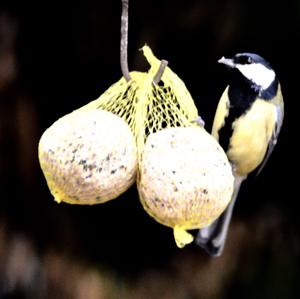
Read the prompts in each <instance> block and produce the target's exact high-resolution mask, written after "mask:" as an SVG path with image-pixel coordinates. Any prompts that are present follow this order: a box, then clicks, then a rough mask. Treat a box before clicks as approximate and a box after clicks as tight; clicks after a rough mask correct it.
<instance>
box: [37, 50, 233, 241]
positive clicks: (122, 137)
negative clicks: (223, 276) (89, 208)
mask: <svg viewBox="0 0 300 299" xmlns="http://www.w3.org/2000/svg"><path fill="white" fill-rule="evenodd" d="M142 50H143V53H144V56H145V57H146V59H147V61H148V62H149V64H150V69H149V71H148V72H147V73H146V72H131V73H130V75H131V80H130V81H128V82H127V81H126V80H125V79H124V78H121V79H120V80H119V81H118V82H116V83H115V84H113V85H112V86H111V87H109V88H108V89H107V91H105V92H104V93H103V94H102V95H101V96H100V97H99V98H98V99H96V100H94V101H92V102H90V103H88V104H87V105H85V106H83V107H81V108H79V109H77V110H75V111H74V112H72V113H70V114H68V115H66V116H64V117H62V118H61V119H59V120H58V121H57V122H55V123H54V124H53V125H52V126H51V127H50V128H49V129H47V130H46V132H45V133H44V135H43V136H42V138H41V141H40V146H39V158H40V164H41V167H42V169H43V172H44V174H45V177H46V179H47V182H48V186H49V188H50V191H51V192H52V194H53V195H54V197H55V198H56V200H57V201H58V202H60V201H65V202H69V203H73V204H97V203H101V202H105V201H107V200H111V199H113V198H116V197H117V196H119V195H120V194H121V193H122V192H124V191H125V190H127V189H128V188H129V186H130V185H131V184H132V183H133V182H134V180H135V179H136V180H137V188H138V191H139V196H140V201H141V203H142V205H143V207H144V209H145V210H146V211H147V212H148V214H150V215H151V216H152V217H153V218H155V219H156V220H157V221H158V222H160V223H162V224H164V225H167V226H169V227H171V228H173V231H174V237H175V241H176V244H177V245H178V246H179V247H183V246H184V245H186V244H188V243H190V242H191V241H192V240H193V236H192V235H190V234H189V233H188V232H187V230H190V229H196V228H201V227H204V226H206V225H208V224H210V223H211V222H212V221H214V220H215V219H216V218H217V217H218V216H219V215H220V214H221V213H222V211H223V210H224V209H225V208H226V206H227V204H228V202H229V201H230V198H231V194H232V190H233V176H232V172H231V167H230V165H229V162H228V160H227V158H226V155H225V153H224V151H223V150H222V148H221V147H220V145H219V144H218V143H217V141H216V140H215V139H214V138H213V137H212V136H211V135H209V134H208V133H207V132H206V131H205V129H204V128H203V127H201V126H199V125H198V124H197V123H195V122H194V121H195V120H196V119H197V118H198V111H197V108H196V106H195V104H194V101H193V99H192V97H191V95H190V93H189V92H188V90H187V88H186V86H185V84H184V83H183V81H182V80H181V79H180V78H179V77H178V76H177V75H176V74H175V73H174V72H172V71H171V69H170V68H168V67H166V68H165V70H164V72H163V74H162V77H161V80H160V82H159V83H158V84H155V83H154V78H155V76H156V74H157V72H158V70H159V67H160V65H161V62H160V60H158V59H157V58H156V57H155V56H154V55H153V53H152V51H151V50H150V48H149V47H148V46H144V47H143V48H142ZM96 112H98V113H96ZM109 112H110V113H109ZM117 116H118V117H117ZM115 118H117V119H115ZM120 118H121V119H120ZM128 126H129V127H128ZM128 131H129V134H128ZM132 133H133V134H132Z"/></svg>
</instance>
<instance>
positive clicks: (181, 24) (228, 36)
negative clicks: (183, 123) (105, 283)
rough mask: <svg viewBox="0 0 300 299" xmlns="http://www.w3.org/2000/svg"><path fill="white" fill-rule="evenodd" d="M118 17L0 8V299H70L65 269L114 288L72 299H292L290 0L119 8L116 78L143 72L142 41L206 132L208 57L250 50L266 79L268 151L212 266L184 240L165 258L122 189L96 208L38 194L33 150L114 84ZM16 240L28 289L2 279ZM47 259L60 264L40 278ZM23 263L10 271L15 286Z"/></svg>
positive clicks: (295, 271) (294, 50) (294, 167)
mask: <svg viewBox="0 0 300 299" xmlns="http://www.w3.org/2000/svg"><path fill="white" fill-rule="evenodd" d="M120 13H121V3H120V1H117V0H114V1H95V0H88V1H74V2H71V1H70V2H68V1H61V2H59V1H46V2H43V1H40V2H39V3H35V2H33V1H30V0H29V1H26V2H22V3H18V2H14V1H7V3H5V2H3V1H1V3H0V125H1V127H0V174H1V180H0V184H1V185H0V186H1V200H0V243H1V244H0V298H81V297H76V295H74V293H72V292H71V291H70V290H69V288H72V285H73V284H74V281H75V280H74V279H73V278H72V277H73V276H72V275H71V274H72V273H73V272H74V265H77V264H78V265H79V266H78V267H80V269H83V270H84V271H89V269H96V271H98V272H99V273H100V274H99V275H100V276H101V279H103V277H105V278H106V277H107V280H111V281H112V282H110V283H111V284H112V285H113V286H114V291H110V290H109V289H108V290H107V289H105V288H104V289H105V291H104V294H106V295H103V297H101V296H100V295H99V293H97V292H96V293H95V294H96V295H88V296H87V297H83V298H92V299H93V298H175V299H176V298H230V297H231V298H232V297H239V298H265V299H266V298H298V297H299V295H300V290H299V279H300V278H299V277H300V271H299V267H298V265H299V262H300V261H299V256H300V234H299V216H298V214H299V212H298V211H299V210H298V206H299V205H298V198H299V195H298V188H297V187H298V185H299V182H298V177H299V174H298V170H299V162H298V148H297V146H298V143H297V142H298V136H299V133H298V127H299V126H298V122H297V121H298V119H299V116H298V111H299V91H298V90H299V82H298V81H299V74H298V71H299V67H300V63H299V53H300V49H299V45H298V42H299V39H300V30H299V29H300V2H299V1H297V0H294V1H292V0H289V1H284V2H282V1H279V2H275V1H274V2H273V1H256V0H253V1H237V0H223V1H217V0H210V1H196V0H186V1H182V2H181V1H180V2H176V1H171V0H160V1H158V0H154V1H137V0H130V9H129V13H130V18H129V49H128V57H129V68H130V70H140V71H145V70H146V69H147V67H148V66H147V64H146V62H145V60H144V58H143V56H142V54H141V52H140V51H138V49H139V48H141V47H142V46H143V45H144V44H145V43H147V44H148V45H149V46H150V47H151V48H152V50H153V51H154V53H155V55H156V56H157V57H158V58H160V59H166V60H168V61H169V66H170V67H171V68H172V70H173V71H174V72H176V74H177V75H179V76H180V77H181V78H182V79H183V80H184V82H185V83H186V86H187V88H188V89H189V91H190V93H191V94H192V96H193V98H194V101H195V103H196V105H197V107H198V110H199V113H200V115H201V116H202V118H203V119H204V120H205V121H206V128H207V130H210V128H211V123H212V119H213V116H214V111H215V108H216V105H217V103H218V100H219V98H220V96H221V94H222V92H223V90H224V88H225V86H226V85H227V79H228V73H227V72H226V70H225V69H224V68H222V66H220V65H218V63H217V60H218V59H219V58H220V57H221V56H223V55H224V56H231V55H234V54H235V53H237V52H246V51H247V52H255V53H258V54H260V55H261V56H263V57H265V58H266V59H267V60H268V61H269V62H270V63H271V64H272V66H273V68H274V69H275V70H276V72H277V74H278V76H279V79H280V82H281V85H282V92H283V95H284V100H285V119H284V124H283V128H282V131H281V134H280V137H279V142H278V145H277V147H276V149H275V151H274V153H273V154H272V157H271V159H270V160H269V162H268V164H267V166H266V167H265V169H264V170H263V172H262V173H261V174H260V176H259V177H256V178H255V177H250V179H249V180H248V182H246V183H245V184H244V186H243V188H242V190H241V192H240V196H239V199H238V204H237V207H236V209H235V212H234V218H233V222H232V226H231V230H230V235H229V239H228V242H227V246H226V248H225V252H224V254H223V255H222V257H220V258H217V259H211V258H210V257H208V255H207V254H206V253H205V252H203V251H202V249H200V248H198V247H196V245H194V244H193V245H189V246H188V247H186V248H185V249H181V250H180V249H178V248H176V245H175V243H174V241H173V235H172V231H171V229H169V228H166V227H163V226H161V225H160V224H158V223H156V222H155V221H154V220H153V219H152V218H150V216H148V215H147V214H146V213H145V212H144V210H143V209H142V206H141V205H140V203H139V201H138V196H137V192H136V189H135V187H132V188H131V189H130V190H129V191H128V192H126V193H125V194H124V195H122V196H121V197H120V198H119V199H116V200H114V201H111V202H108V203H106V204H103V205H98V206H72V205H67V204H59V205H58V204H56V203H55V202H54V201H53V199H52V196H51V195H50V193H49V191H48V188H47V185H46V182H45V180H44V177H43V175H42V173H41V170H40V168H39V164H38V155H37V145H38V140H39V138H40V136H41V134H42V133H43V131H44V130H45V129H46V128H47V127H49V126H50V125H51V124H52V123H53V122H54V121H55V120H57V119H58V118H59V117H61V116H63V115H64V114H66V113H68V112H70V111H72V110H74V109H76V108H78V107H80V106H82V105H84V104H86V103H87V102H89V101H91V100H93V99H95V98H97V97H98V96H99V95H100V94H101V93H103V92H104V91H105V90H106V89H107V88H108V87H109V86H110V85H111V84H112V83H114V82H115V81H117V80H119V78H120V77H121V76H122V74H121V70H120V67H119V38H120ZM10 59H11V60H12V61H13V64H12V65H10V64H8V67H7V62H8V61H10ZM9 71H11V72H9ZM18 240H21V241H20V242H21V243H18ZM22 242H24V244H27V245H26V246H27V247H28V248H30V250H31V251H32V256H35V258H36V260H37V261H38V271H37V272H36V273H38V274H37V277H35V278H32V277H31V279H32V281H33V282H34V283H33V282H32V285H30V286H29V287H28V284H29V283H28V284H27V285H26V283H21V282H19V283H15V284H13V283H11V281H19V280H18V279H17V278H16V277H17V274H15V276H14V274H9V273H11V272H9V269H10V262H9V259H8V257H9V256H10V255H11V254H12V250H13V248H18V246H17V245H16V244H22ZM26 246H25V247H26ZM27 247H26V248H27ZM16 252H17V256H20V255H22V253H19V251H18V249H16ZM51 254H54V256H56V257H58V258H57V260H59V262H57V261H56V262H57V263H58V264H59V265H64V267H57V268H55V269H56V270H53V269H52V268H51V267H50V266H49V263H47V261H48V259H49V256H50V255H51ZM24 256H26V254H25V255H24ZM47 258H48V259H47ZM27 267H28V265H27V264H26V263H24V265H23V264H22V263H20V264H19V268H18V270H17V271H16V272H17V273H18V274H19V276H20V277H27V276H26V275H27V274H25V272H26V271H25V269H26V268H27ZM50 268H51V269H52V270H51V269H50ZM61 269H64V271H65V272H63V271H62V270H61ZM50 270H51V271H52V272H51V271H50ZM72 271H73V272H72ZM75 272H76V271H75ZM34 273H35V272H34ZM61 273H65V274H66V275H63V276H62V277H63V279H62V280H63V282H61V281H60V282H59V283H58V282H57V281H56V280H55V279H54V278H53V277H60V275H62V274H61ZM76 273H77V272H76ZM23 274H24V275H23ZM68 274H70V277H69V275H68ZM77 274H78V273H77ZM74 275H75V274H74ZM78 275H79V274H78ZM12 277H13V278H12ZM20 281H22V280H21V279H20ZM76 281H77V280H76ZM173 282H174V283H173ZM11 284H12V285H13V287H8V285H9V286H10V285H11ZM67 285H68V287H67ZM41 286H43V288H42V287H41ZM70 286H71V287H70ZM90 288H92V287H90ZM90 288H89V289H90ZM66 289H68V291H66ZM68 292H69V293H68ZM33 294H34V295H33ZM75 294H76V292H75ZM128 294H129V295H128ZM77 295H78V292H77ZM97 296H98V297H97ZM126 296H127V297H126Z"/></svg>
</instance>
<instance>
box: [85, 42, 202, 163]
mask: <svg viewBox="0 0 300 299" xmlns="http://www.w3.org/2000/svg"><path fill="white" fill-rule="evenodd" d="M142 50H143V53H144V56H145V57H146V59H147V61H148V62H149V64H150V66H151V67H150V69H149V71H148V72H147V73H143V72H131V73H130V75H131V78H132V79H131V80H130V81H129V82H126V80H125V79H124V78H123V77H122V78H121V79H120V80H119V81H118V82H116V83H115V84H113V85H112V86H111V87H110V88H109V89H108V90H107V91H106V92H104V93H103V94H102V95H101V96H100V97H99V98H98V99H96V100H95V101H92V102H90V103H89V104H87V105H86V106H83V107H82V108H80V110H85V109H104V110H106V111H110V112H112V113H114V114H116V115H118V116H119V117H121V118H122V119H124V120H125V121H126V122H127V123H128V124H129V126H130V127H131V129H132V132H133V134H134V136H135V138H136V142H137V148H138V153H139V158H140V157H141V153H142V151H143V147H144V144H145V141H146V138H147V136H148V135H150V134H151V133H154V132H157V131H160V130H161V129H163V128H171V127H191V126H197V125H196V124H195V123H193V121H194V120H195V119H196V118H197V117H198V111H197V108H196V106H195V104H194V101H193V99H192V97H191V95H190V93H189V92H188V90H187V88H186V87H185V84H184V83H183V81H182V80H181V79H180V78H179V77H178V76H177V75H176V74H175V73H174V72H172V71H171V69H170V68H168V67H166V69H165V70H164V73H163V75H162V78H161V82H160V84H154V83H153V78H154V76H155V74H156V72H157V70H158V69H159V66H160V60H158V59H157V58H156V57H155V56H154V55H153V53H152V51H151V49H150V48H149V47H148V46H144V47H143V48H142Z"/></svg>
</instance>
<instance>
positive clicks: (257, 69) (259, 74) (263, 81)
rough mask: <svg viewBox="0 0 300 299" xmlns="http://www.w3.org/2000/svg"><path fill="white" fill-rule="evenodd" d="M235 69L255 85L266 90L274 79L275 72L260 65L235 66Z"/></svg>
mask: <svg viewBox="0 0 300 299" xmlns="http://www.w3.org/2000/svg"><path fill="white" fill-rule="evenodd" d="M236 68H237V69H238V70H239V71H240V72H241V73H242V74H243V75H244V76H245V77H246V78H247V79H249V80H251V81H252V82H253V83H255V84H256V85H259V86H261V87H262V89H267V88H268V87H269V86H270V85H271V83H272V82H273V80H274V79H275V72H274V71H273V70H270V69H268V68H267V67H265V66H264V65H262V64H260V63H252V64H245V65H242V64H237V65H236Z"/></svg>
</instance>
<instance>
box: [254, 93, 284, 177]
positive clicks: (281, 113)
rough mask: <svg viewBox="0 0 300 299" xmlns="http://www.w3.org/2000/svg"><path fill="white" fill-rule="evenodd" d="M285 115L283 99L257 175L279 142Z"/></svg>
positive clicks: (277, 108)
mask: <svg viewBox="0 0 300 299" xmlns="http://www.w3.org/2000/svg"><path fill="white" fill-rule="evenodd" d="M283 116H284V109H283V101H282V99H281V102H280V103H279V104H277V105H276V124H275V126H274V130H273V133H272V136H271V139H270V141H269V144H268V149H267V153H266V155H265V157H264V160H263V162H262V163H261V165H260V167H259V169H258V171H257V173H256V175H259V174H260V172H261V171H262V169H263V168H264V167H265V165H266V163H267V162H268V160H269V158H270V155H271V154H272V152H273V150H274V147H275V145H276V143H277V139H278V135H279V133H280V130H281V127H282V122H283Z"/></svg>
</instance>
